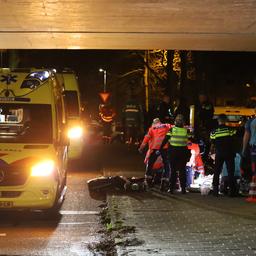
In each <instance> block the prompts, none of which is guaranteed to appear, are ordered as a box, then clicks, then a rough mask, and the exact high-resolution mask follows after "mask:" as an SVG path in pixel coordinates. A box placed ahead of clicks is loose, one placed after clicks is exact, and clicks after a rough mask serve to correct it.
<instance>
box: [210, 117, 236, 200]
mask: <svg viewBox="0 0 256 256" xmlns="http://www.w3.org/2000/svg"><path fill="white" fill-rule="evenodd" d="M226 122H227V116H226V115H225V114H221V115H219V116H218V127H217V128H216V129H215V130H213V131H212V132H211V134H210V139H211V141H212V143H213V145H214V146H215V167H214V175H213V195H214V196H218V195H219V180H220V173H221V172H222V168H223V164H224V162H225V163H226V167H227V172H228V184H229V196H231V197H233V196H236V194H237V191H236V184H235V178H234V172H235V155H236V150H235V147H234V135H235V134H236V131H235V130H233V129H231V128H229V127H227V126H226V125H225V123H226Z"/></svg>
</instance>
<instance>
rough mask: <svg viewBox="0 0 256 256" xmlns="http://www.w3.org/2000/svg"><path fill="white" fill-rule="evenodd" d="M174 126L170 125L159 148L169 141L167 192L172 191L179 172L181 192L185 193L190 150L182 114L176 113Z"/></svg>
mask: <svg viewBox="0 0 256 256" xmlns="http://www.w3.org/2000/svg"><path fill="white" fill-rule="evenodd" d="M174 124H175V125H174V127H172V128H171V129H170V130H169V132H168V133H167V134H166V137H165V139H164V141H163V143H162V145H161V148H162V147H163V146H164V145H165V144H166V143H167V142H168V141H169V145H170V146H169V159H170V166H171V178H170V189H169V192H170V193H173V191H174V189H175V186H176V181H177V173H178V172H179V178H180V183H181V192H182V194H185V193H186V163H187V162H188V160H189V159H190V156H191V154H190V151H189V150H188V147H187V144H188V137H189V132H188V129H187V128H185V127H184V117H183V115H180V114H179V115H177V116H176V118H175V121H174Z"/></svg>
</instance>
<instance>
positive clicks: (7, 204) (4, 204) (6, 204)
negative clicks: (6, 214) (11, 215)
mask: <svg viewBox="0 0 256 256" xmlns="http://www.w3.org/2000/svg"><path fill="white" fill-rule="evenodd" d="M11 207H13V202H9V201H5V202H3V201H0V208H11Z"/></svg>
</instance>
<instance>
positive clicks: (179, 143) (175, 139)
mask: <svg viewBox="0 0 256 256" xmlns="http://www.w3.org/2000/svg"><path fill="white" fill-rule="evenodd" d="M167 135H169V136H170V139H169V143H170V145H171V146H176V147H184V146H185V147H186V146H187V142H188V131H187V129H186V128H180V127H173V128H172V129H171V130H170V131H169V133H168V134H167Z"/></svg>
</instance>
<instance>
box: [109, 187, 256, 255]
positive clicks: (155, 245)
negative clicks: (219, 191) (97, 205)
mask: <svg viewBox="0 0 256 256" xmlns="http://www.w3.org/2000/svg"><path fill="white" fill-rule="evenodd" d="M216 200H219V199H216ZM206 201H207V199H206ZM108 202H109V207H110V209H111V208H112V206H113V205H114V206H115V211H118V213H119V217H120V218H121V219H122V221H123V225H127V226H135V227H136V233H135V234H131V235H129V236H130V238H132V237H133V236H136V237H137V238H139V239H141V240H143V241H144V242H145V243H144V244H143V245H140V246H129V247H126V248H122V247H120V248H118V252H119V254H118V255H177V256H178V255H182V256H183V255H189V256H190V255H191V256H192V255H193V256H196V255H202V256H208V255H214V256H215V255H224V256H229V255H243V256H245V255H256V243H255V241H256V218H255V219H251V218H244V217H240V216H236V215H230V214H228V213H227V212H225V213H222V212H220V211H215V210H213V209H207V207H203V208H202V207H200V206H198V205H193V204H191V203H188V202H185V201H183V200H180V199H177V198H175V197H166V196H161V195H158V194H157V193H151V192H146V193H141V194H139V193H134V194H133V195H111V196H109V197H108ZM225 203H226V202H225Z"/></svg>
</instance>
